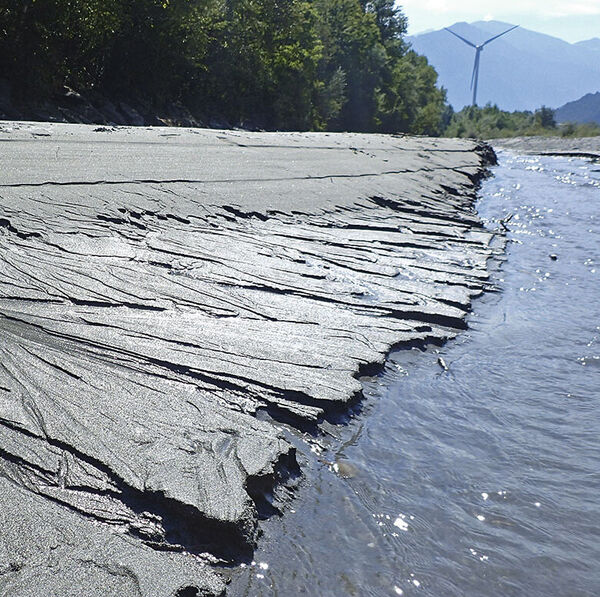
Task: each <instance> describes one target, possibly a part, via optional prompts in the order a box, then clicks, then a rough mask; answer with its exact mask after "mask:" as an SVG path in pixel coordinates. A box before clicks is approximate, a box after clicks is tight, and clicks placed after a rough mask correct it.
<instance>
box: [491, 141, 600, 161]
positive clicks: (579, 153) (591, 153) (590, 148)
mask: <svg viewBox="0 0 600 597" xmlns="http://www.w3.org/2000/svg"><path fill="white" fill-rule="evenodd" d="M489 143H490V144H491V145H493V146H494V147H496V148H498V149H509V150H511V151H516V152H519V153H532V154H538V155H556V156H561V155H564V156H573V157H581V158H590V159H593V160H600V137H582V138H570V137H513V138H510V139H491V140H490V141H489Z"/></svg>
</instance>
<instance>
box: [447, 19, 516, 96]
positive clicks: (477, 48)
mask: <svg viewBox="0 0 600 597" xmlns="http://www.w3.org/2000/svg"><path fill="white" fill-rule="evenodd" d="M517 27H518V25H514V26H513V27H511V28H510V29H507V30H506V31H503V32H502V33H499V34H498V35H494V37H490V39H488V40H487V41H484V42H483V43H482V44H479V45H478V46H476V45H475V44H474V43H472V42H470V41H469V40H468V39H465V38H464V37H462V35H459V34H458V33H455V32H454V31H452V29H448V27H444V29H445V30H446V31H448V32H450V33H452V35H455V36H456V37H458V39H460V40H462V41H464V42H465V43H466V44H467V45H469V46H471V47H472V48H475V63H474V64H473V74H472V75H471V89H472V90H473V105H474V106H476V105H477V83H478V82H479V57H480V56H481V52H482V51H483V48H484V47H485V46H486V45H487V44H489V43H490V42H491V41H494V40H495V39H498V38H499V37H502V36H503V35H504V34H506V33H508V32H509V31H512V30H513V29H516V28H517Z"/></svg>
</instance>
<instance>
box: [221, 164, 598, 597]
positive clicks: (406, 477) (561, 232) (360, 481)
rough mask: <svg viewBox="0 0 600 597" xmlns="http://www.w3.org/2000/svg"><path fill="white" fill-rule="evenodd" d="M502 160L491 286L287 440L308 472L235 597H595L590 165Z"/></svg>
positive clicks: (489, 192) (491, 198)
mask: <svg viewBox="0 0 600 597" xmlns="http://www.w3.org/2000/svg"><path fill="white" fill-rule="evenodd" d="M499 157H500V166H499V167H498V168H496V169H495V177H494V178H491V179H489V180H487V181H486V182H484V184H483V187H482V190H481V197H482V198H481V200H480V202H479V205H478V209H479V212H480V213H481V215H482V217H484V218H485V219H486V220H488V222H489V225H490V226H491V227H492V228H496V227H497V225H498V224H497V221H498V220H499V219H501V218H504V217H506V216H507V214H509V213H512V214H514V215H513V217H512V219H511V220H510V222H509V223H508V227H509V228H510V232H509V234H508V238H509V239H510V242H509V244H508V247H507V259H506V261H505V262H504V263H503V264H502V265H501V267H500V269H499V271H498V272H497V273H496V274H495V275H494V282H495V284H496V285H497V287H498V289H499V292H497V293H493V294H491V295H487V296H486V297H485V298H483V299H480V300H478V301H477V302H476V304H475V305H474V312H473V314H472V315H471V316H470V318H469V327H470V329H469V330H468V331H467V332H465V333H464V334H461V335H460V336H459V337H458V338H457V339H456V340H454V341H452V342H450V343H448V344H447V345H446V346H444V347H443V348H441V349H431V350H428V351H426V352H422V351H419V350H416V349H413V350H407V351H398V352H396V353H395V354H394V355H392V358H391V359H390V362H389V363H388V365H387V366H386V369H385V371H384V373H383V374H382V375H380V376H378V377H377V378H371V379H369V380H365V385H366V391H365V393H366V400H365V402H364V403H363V408H362V412H361V413H360V414H357V415H356V416H355V417H354V418H353V419H351V420H350V422H349V424H348V425H340V426H337V427H336V426H331V427H330V428H329V429H328V433H327V434H326V436H325V437H324V438H319V439H318V441H314V440H311V438H310V437H308V436H306V437H304V438H298V437H294V436H293V435H290V438H291V440H292V441H293V442H294V443H295V445H296V446H297V448H298V452H299V455H298V456H299V461H300V464H301V466H302V469H303V471H304V473H305V477H304V479H303V480H302V481H301V483H300V486H299V488H298V491H297V492H296V495H295V497H294V499H293V500H292V501H291V502H289V504H288V505H287V506H286V508H285V514H284V516H283V517H272V518H271V519H269V520H267V521H264V522H263V523H261V526H262V528H263V529H264V532H265V534H264V536H263V537H262V539H261V541H260V545H259V548H258V550H257V552H256V554H255V561H254V562H253V563H250V564H248V565H246V567H245V568H242V569H241V570H239V571H238V572H236V573H235V574H234V578H233V580H232V584H231V586H230V588H229V590H228V594H229V595H232V596H237V595H248V596H254V595H260V596H276V595H277V596H285V597H287V596H291V595H319V596H325V595H336V596H337V595H359V596H363V595H377V596H379V595H407V596H408V595H422V596H435V597H441V596H444V597H448V596H471V595H472V596H477V597H484V596H487V595H490V596H494V597H497V596H499V595H502V596H512V595H515V596H524V595H526V596H528V597H536V596H540V597H541V596H544V597H547V596H554V595H566V596H570V597H571V596H572V597H574V596H590V597H591V596H596V595H598V594H600V255H599V248H600V226H599V225H598V224H599V220H600V171H599V169H598V166H597V164H592V163H589V162H586V161H583V160H579V159H566V158H551V157H532V156H529V157H523V156H521V157H519V156H514V155H512V154H509V153H502V154H500V156H499ZM550 255H556V260H553V259H551V257H550ZM438 350H439V352H437V351H438ZM440 356H441V357H442V358H443V361H444V362H445V364H447V366H448V370H447V371H444V370H443V369H442V367H441V366H440V365H439V363H438V358H439V357H440Z"/></svg>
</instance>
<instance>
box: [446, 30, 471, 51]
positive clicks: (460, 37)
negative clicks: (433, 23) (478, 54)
mask: <svg viewBox="0 0 600 597" xmlns="http://www.w3.org/2000/svg"><path fill="white" fill-rule="evenodd" d="M444 29H445V30H446V31H448V32H450V33H452V35H455V36H456V37H458V39H462V41H464V42H465V43H466V44H468V45H470V46H471V47H472V48H476V47H477V46H476V45H475V44H473V43H471V42H470V41H469V40H468V39H465V38H464V37H463V36H462V35H459V34H458V33H455V32H454V31H452V29H448V27H444Z"/></svg>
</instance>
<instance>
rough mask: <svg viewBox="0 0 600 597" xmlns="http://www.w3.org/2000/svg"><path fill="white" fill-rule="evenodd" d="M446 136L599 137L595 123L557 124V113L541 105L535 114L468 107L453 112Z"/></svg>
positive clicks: (494, 108)
mask: <svg viewBox="0 0 600 597" xmlns="http://www.w3.org/2000/svg"><path fill="white" fill-rule="evenodd" d="M444 135H445V136H446V137H476V138H478V139H498V138H501V137H526V136H530V135H536V136H545V137H549V136H561V137H593V136H597V135H600V126H598V125H596V124H593V123H592V124H577V123H572V122H568V123H564V124H557V123H556V120H555V114H554V110H552V109H550V108H547V107H545V106H542V107H541V108H540V109H539V110H536V111H535V112H506V111H504V110H500V109H499V108H498V106H492V105H490V104H488V105H487V106H484V107H479V106H469V107H466V108H463V109H462V110H461V111H460V112H456V113H452V114H451V116H450V118H449V124H448V126H447V127H446V129H445V131H444Z"/></svg>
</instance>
